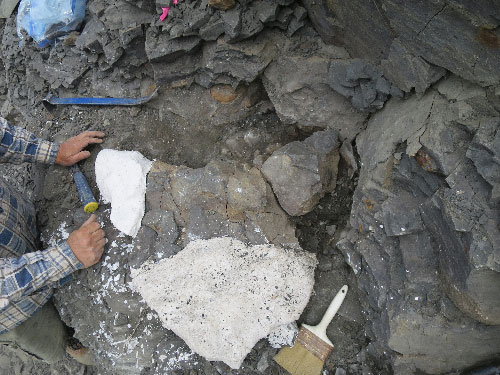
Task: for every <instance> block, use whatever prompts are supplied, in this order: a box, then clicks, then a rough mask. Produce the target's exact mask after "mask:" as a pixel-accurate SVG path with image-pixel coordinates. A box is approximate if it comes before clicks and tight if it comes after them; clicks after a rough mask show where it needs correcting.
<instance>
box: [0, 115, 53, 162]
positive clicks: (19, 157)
mask: <svg viewBox="0 0 500 375" xmlns="http://www.w3.org/2000/svg"><path fill="white" fill-rule="evenodd" d="M58 152H59V146H58V145H57V144H55V143H52V142H49V141H44V140H42V139H39V138H37V137H35V135H34V134H33V133H31V132H29V131H27V130H25V129H23V128H19V127H17V126H14V125H11V124H10V123H9V122H8V121H7V120H5V119H4V118H2V117H0V162H10V163H15V164H19V163H23V162H40V163H44V164H53V163H54V162H55V161H56V157H57V154H58Z"/></svg>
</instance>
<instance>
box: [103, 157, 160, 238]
mask: <svg viewBox="0 0 500 375" xmlns="http://www.w3.org/2000/svg"><path fill="white" fill-rule="evenodd" d="M152 164H153V162H151V161H150V160H148V159H146V158H145V157H144V156H142V154H141V153H140V152H137V151H118V150H111V149H105V150H102V151H101V152H99V154H98V155H97V159H96V161H95V176H96V181H97V186H98V187H99V191H100V192H101V197H102V201H103V202H104V203H111V215H110V218H111V222H112V223H113V225H114V226H115V227H116V229H118V230H120V231H121V232H123V233H125V234H128V235H129V236H132V237H135V236H136V235H137V232H138V231H139V228H140V227H141V220H142V217H143V216H144V205H145V203H144V199H145V193H146V175H147V174H148V172H149V170H150V169H151V166H152Z"/></svg>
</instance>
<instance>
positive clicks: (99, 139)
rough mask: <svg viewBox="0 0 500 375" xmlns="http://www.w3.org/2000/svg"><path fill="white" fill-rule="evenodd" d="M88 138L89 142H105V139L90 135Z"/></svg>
mask: <svg viewBox="0 0 500 375" xmlns="http://www.w3.org/2000/svg"><path fill="white" fill-rule="evenodd" d="M87 140H88V142H89V144H90V143H102V142H104V140H103V139H101V138H96V137H89V138H87Z"/></svg>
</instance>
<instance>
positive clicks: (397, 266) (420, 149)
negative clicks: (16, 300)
mask: <svg viewBox="0 0 500 375" xmlns="http://www.w3.org/2000/svg"><path fill="white" fill-rule="evenodd" d="M498 116H499V115H498V112H496V110H495V108H494V106H493V103H491V102H490V101H489V100H488V98H487V96H486V91H485V90H484V89H482V88H481V87H480V86H478V85H472V84H470V83H468V82H466V81H464V80H462V79H460V78H458V77H454V76H452V77H450V78H448V79H447V80H445V81H443V82H440V83H439V84H438V86H437V90H436V89H433V90H429V91H428V92H427V93H426V94H425V95H424V96H422V97H420V98H418V97H416V96H413V97H410V98H409V99H407V100H405V101H399V100H398V99H391V100H390V101H389V102H388V103H387V104H386V106H385V107H384V110H382V111H380V112H378V113H376V114H375V115H374V116H373V117H372V118H371V119H370V121H369V124H368V126H367V129H366V130H365V131H364V132H362V133H361V134H360V135H359V136H358V137H357V139H356V144H357V149H358V152H359V155H360V157H361V166H362V167H361V171H360V180H359V184H358V187H357V189H356V192H355V194H354V201H353V207H352V211H351V220H350V223H351V226H352V228H353V229H351V230H350V232H345V233H344V239H343V240H341V241H340V242H339V243H338V247H339V248H340V249H341V250H342V251H343V252H344V255H345V256H346V261H347V262H348V263H349V264H350V265H351V266H352V268H353V270H354V271H355V272H356V273H357V274H358V281H359V285H360V287H361V288H362V289H364V290H366V292H367V294H368V298H369V305H370V308H369V309H368V311H369V315H370V316H371V317H372V318H371V322H372V324H371V329H370V330H371V332H372V333H371V334H372V335H373V337H374V338H376V341H377V344H375V345H373V347H372V349H373V350H374V352H377V351H378V352H379V353H383V352H384V351H385V352H386V353H388V352H387V349H392V350H394V351H395V352H397V353H398V355H397V356H395V357H394V358H392V361H393V364H394V370H395V372H396V373H400V374H405V373H413V372H415V371H417V369H419V370H422V371H424V372H426V373H429V374H441V373H446V372H450V371H453V370H456V369H460V368H465V367H468V366H472V365H474V364H475V363H477V362H480V361H484V360H486V359H487V358H492V357H494V356H495V355H496V353H498V347H499V345H500V335H499V333H500V325H499V324H500V299H499V297H498V293H495V292H494V290H499V288H500V276H499V275H500V273H499V261H498V259H500V258H499V251H500V248H499V246H498V244H499V243H500V242H499V234H500V232H499V229H500V227H499V221H498V215H497V211H498V200H496V199H495V197H496V196H495V188H497V178H496V175H495V173H494V171H495V170H496V168H497V166H498V165H497V162H495V161H493V159H494V155H495V152H496V151H495V150H496V146H495V145H496V143H497V141H496V138H495V134H497V133H498V126H499V124H500V122H499V120H498V119H499V117H498ZM382 139H383V140H384V142H381V141H380V140H382ZM494 175H495V177H494ZM463 353H467V355H463Z"/></svg>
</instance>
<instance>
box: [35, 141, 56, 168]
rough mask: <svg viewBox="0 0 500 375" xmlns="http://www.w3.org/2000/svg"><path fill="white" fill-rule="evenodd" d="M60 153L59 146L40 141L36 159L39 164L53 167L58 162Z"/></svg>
mask: <svg viewBox="0 0 500 375" xmlns="http://www.w3.org/2000/svg"><path fill="white" fill-rule="evenodd" d="M58 152H59V144H57V143H53V142H49V141H44V140H40V141H39V142H38V152H37V153H36V155H35V159H36V161H37V162H39V163H44V164H50V165H52V164H54V163H55V161H56V158H57V153H58Z"/></svg>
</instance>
